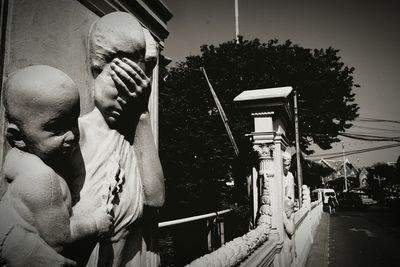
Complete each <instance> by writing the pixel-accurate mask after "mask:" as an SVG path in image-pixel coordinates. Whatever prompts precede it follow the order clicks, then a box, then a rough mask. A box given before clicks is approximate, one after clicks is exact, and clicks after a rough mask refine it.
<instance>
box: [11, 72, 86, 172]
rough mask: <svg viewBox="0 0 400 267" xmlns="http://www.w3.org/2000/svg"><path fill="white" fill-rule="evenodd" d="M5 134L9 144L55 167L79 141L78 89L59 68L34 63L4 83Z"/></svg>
mask: <svg viewBox="0 0 400 267" xmlns="http://www.w3.org/2000/svg"><path fill="white" fill-rule="evenodd" d="M3 101H4V106H5V109H6V119H7V127H6V135H7V139H8V141H9V143H10V145H11V146H12V147H17V148H19V149H21V150H23V151H25V152H28V153H32V154H35V155H36V156H38V157H39V158H41V159H42V160H43V161H44V162H45V163H46V164H47V165H49V166H51V167H53V168H56V166H58V165H59V164H62V163H63V162H64V161H65V160H67V159H68V158H69V157H70V156H71V154H72V152H73V150H74V149H75V148H76V147H77V144H78V141H79V129H78V117H79V113H80V108H79V92H78V88H77V87H76V85H75V83H74V82H73V81H72V80H71V79H70V78H69V77H68V76H67V75H66V74H65V73H63V72H62V71H60V70H58V69H55V68H53V67H50V66H44V65H35V66H30V67H27V68H24V69H21V70H19V71H17V72H15V73H13V74H12V75H11V76H10V77H9V78H8V79H7V80H6V82H5V86H4V99H3Z"/></svg>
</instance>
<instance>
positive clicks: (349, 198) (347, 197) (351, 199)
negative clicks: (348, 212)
mask: <svg viewBox="0 0 400 267" xmlns="http://www.w3.org/2000/svg"><path fill="white" fill-rule="evenodd" d="M339 206H340V208H344V209H346V208H361V207H363V202H362V199H361V195H360V194H358V193H355V192H343V193H341V194H340V195H339Z"/></svg>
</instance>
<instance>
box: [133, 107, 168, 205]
mask: <svg viewBox="0 0 400 267" xmlns="http://www.w3.org/2000/svg"><path fill="white" fill-rule="evenodd" d="M134 142H135V144H136V146H137V148H138V150H139V151H138V152H139V161H140V166H141V168H142V175H143V187H144V194H145V204H146V205H148V206H152V207H161V206H162V205H163V204H164V199H165V192H164V175H163V171H162V167H161V163H160V159H159V156H158V151H157V148H156V146H155V143H154V139H153V132H152V129H151V121H150V114H149V113H148V112H145V113H143V114H142V115H141V117H140V119H139V122H138V125H137V128H136V135H135V141H134Z"/></svg>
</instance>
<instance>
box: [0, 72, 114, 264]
mask: <svg viewBox="0 0 400 267" xmlns="http://www.w3.org/2000/svg"><path fill="white" fill-rule="evenodd" d="M4 88H5V91H4V106H5V109H6V119H7V128H6V134H7V139H8V141H9V143H10V145H11V147H12V149H11V150H10V151H9V152H8V153H7V155H6V160H5V163H4V169H3V176H4V177H3V179H5V181H6V186H7V188H6V192H5V194H4V196H3V197H2V199H1V201H0V214H1V216H0V229H1V231H0V238H1V240H0V244H2V247H0V253H1V255H0V257H1V259H2V260H3V261H4V262H5V263H6V265H8V266H23V265H26V264H32V263H34V262H35V261H39V262H41V263H42V265H46V264H47V265H48V266H50V265H51V266H63V265H65V264H67V265H68V264H72V263H73V262H72V261H69V260H68V259H66V258H64V257H63V256H61V255H59V254H58V253H61V254H62V253H63V250H64V249H65V248H66V247H67V246H69V245H72V244H73V243H74V242H75V241H77V240H80V239H82V238H85V237H91V236H96V237H97V236H103V235H106V234H107V233H108V232H109V231H110V228H111V226H112V221H113V218H112V216H111V215H109V214H107V213H106V207H105V205H103V206H100V207H99V208H98V209H96V210H95V211H93V212H91V213H87V214H86V215H82V214H78V215H75V214H74V213H73V211H72V203H71V193H70V190H69V188H68V183H70V182H71V179H72V178H71V177H73V175H72V174H71V173H70V169H71V166H72V165H71V164H72V163H71V162H72V154H73V153H75V152H76V150H77V148H78V141H79V130H78V117H79V112H80V109H79V93H78V89H77V87H76V85H75V84H74V82H73V81H72V80H71V79H70V78H69V77H68V76H67V75H66V74H64V73H63V72H61V71H59V70H57V69H55V68H52V67H49V66H41V65H38V66H31V67H27V68H24V69H22V70H19V71H17V72H16V73H14V74H12V75H11V76H10V77H9V78H8V80H7V81H6V83H5V87H4ZM41 239H42V240H41ZM43 241H45V242H43ZM16 255H18V256H17V257H15V256H16Z"/></svg>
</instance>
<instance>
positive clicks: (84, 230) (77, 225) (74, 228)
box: [69, 215, 97, 243]
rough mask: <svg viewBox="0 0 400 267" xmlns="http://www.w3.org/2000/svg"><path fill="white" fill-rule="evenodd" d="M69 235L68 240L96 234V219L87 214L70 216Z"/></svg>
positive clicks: (74, 240) (71, 241)
mask: <svg viewBox="0 0 400 267" xmlns="http://www.w3.org/2000/svg"><path fill="white" fill-rule="evenodd" d="M70 229H71V237H70V242H69V243H73V242H76V241H77V240H79V239H82V238H85V237H89V236H92V235H95V234H97V226H96V221H95V219H94V218H92V217H88V216H76V215H74V216H72V217H71V220H70Z"/></svg>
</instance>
